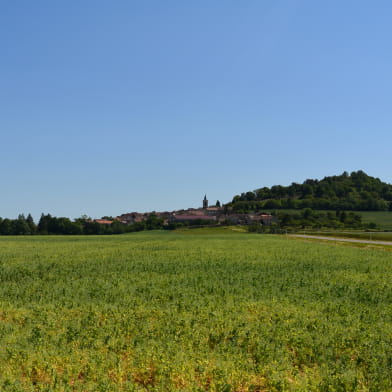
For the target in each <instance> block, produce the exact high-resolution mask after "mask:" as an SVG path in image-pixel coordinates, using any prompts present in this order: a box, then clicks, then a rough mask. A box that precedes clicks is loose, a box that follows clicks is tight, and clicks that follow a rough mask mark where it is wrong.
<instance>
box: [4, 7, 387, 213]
mask: <svg viewBox="0 0 392 392" xmlns="http://www.w3.org/2000/svg"><path fill="white" fill-rule="evenodd" d="M391 13H392V3H391V2H389V1H376V2H370V1H358V0H357V1H350V0H348V1H335V0H331V1H328V2H315V1H313V0H286V1H280V0H274V1H264V0H249V1H243V2H238V1H230V0H227V1H204V0H201V1H183V0H181V1H179V0H178V1H174V0H172V1H170V0H169V1H165V2H163V1H158V0H151V1H130V0H122V1H120V0H118V1H108V0H107V1H102V0H85V1H74V0H71V1H63V2H54V1H49V0H37V1H27V0H20V1H18V0H15V1H12V2H11V1H10V2H2V4H1V5H0V51H1V52H0V135H1V160H0V162H1V167H2V170H1V192H0V216H2V217H10V218H13V217H16V216H17V214H18V213H29V212H31V213H32V214H33V216H34V217H35V218H38V217H39V216H40V214H41V213H42V212H45V213H51V214H52V215H55V216H68V217H71V218H75V217H78V216H80V215H82V214H87V215H90V216H92V217H100V216H102V215H118V214H121V213H125V212H130V211H150V210H157V211H159V210H172V209H176V208H185V207H198V206H200V204H201V200H202V197H203V196H204V194H205V193H207V196H208V198H209V200H210V201H212V202H215V201H216V200H217V199H219V200H221V201H222V202H227V201H230V200H231V198H232V197H233V196H234V195H235V194H238V193H241V192H244V191H248V190H253V189H256V188H259V187H262V186H271V185H274V184H282V185H288V184H290V183H291V182H302V181H304V180H305V179H307V178H322V177H324V176H326V175H335V174H341V173H342V172H343V171H348V172H350V171H353V170H360V169H361V170H364V171H365V172H367V173H368V174H370V175H373V176H376V177H379V178H381V179H382V180H383V181H386V182H389V183H392V171H391V164H390V162H389V156H390V148H391V141H392V132H391V130H392V128H391V124H392V110H391V102H392V76H391V74H392V73H391V69H392V40H391V36H392V25H391V23H390V15H391Z"/></svg>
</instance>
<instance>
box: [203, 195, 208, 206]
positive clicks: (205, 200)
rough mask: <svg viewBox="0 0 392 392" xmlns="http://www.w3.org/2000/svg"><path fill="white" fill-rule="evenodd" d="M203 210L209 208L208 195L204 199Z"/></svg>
mask: <svg viewBox="0 0 392 392" xmlns="http://www.w3.org/2000/svg"><path fill="white" fill-rule="evenodd" d="M203 208H208V200H207V195H204V199H203Z"/></svg>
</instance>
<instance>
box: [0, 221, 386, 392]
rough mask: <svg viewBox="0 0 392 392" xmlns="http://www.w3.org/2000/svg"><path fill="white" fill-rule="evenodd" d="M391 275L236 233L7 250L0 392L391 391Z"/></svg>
mask: <svg viewBox="0 0 392 392" xmlns="http://www.w3.org/2000/svg"><path fill="white" fill-rule="evenodd" d="M391 278H392V264H391V258H390V253H389V252H385V251H381V250H375V249H356V248H346V247H336V246H334V245H330V244H317V243H304V242H302V241H298V240H295V239H289V238H287V237H283V236H282V237H280V236H276V237H275V236H266V235H257V234H253V235H252V234H244V233H235V232H233V231H231V230H229V229H220V230H217V229H213V228H211V229H208V230H205V231H203V230H200V229H196V230H195V231H191V230H188V231H187V232H185V231H181V232H179V233H177V232H149V233H145V232H143V233H135V234H131V235H123V236H113V237H103V236H101V237H93V236H92V237H71V236H68V237H61V236H58V237H55V236H53V237H38V236H37V237H2V238H0V280H1V285H0V369H2V371H1V372H0V390H1V391H6V392H7V391H64V392H65V391H184V392H185V391H221V392H229V391H230V392H245V391H253V392H256V391H331V392H332V391H390V390H391V389H392V378H391V377H390V374H391V367H392V350H391V347H392V317H391V314H392V288H391V286H390V281H391Z"/></svg>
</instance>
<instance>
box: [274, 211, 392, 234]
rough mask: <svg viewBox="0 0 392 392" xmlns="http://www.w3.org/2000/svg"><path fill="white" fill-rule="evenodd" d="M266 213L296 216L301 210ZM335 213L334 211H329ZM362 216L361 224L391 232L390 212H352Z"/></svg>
mask: <svg viewBox="0 0 392 392" xmlns="http://www.w3.org/2000/svg"><path fill="white" fill-rule="evenodd" d="M317 211H318V212H327V211H325V210H317ZM266 212H269V213H271V212H272V213H273V212H285V213H288V214H298V213H299V212H301V210H285V209H282V210H267V211H266ZM330 212H335V211H330ZM353 212H354V213H356V214H359V215H361V216H362V222H363V223H375V224H376V225H377V228H378V229H381V230H392V211H353Z"/></svg>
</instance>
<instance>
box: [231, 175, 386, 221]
mask: <svg viewBox="0 0 392 392" xmlns="http://www.w3.org/2000/svg"><path fill="white" fill-rule="evenodd" d="M227 207H228V208H232V210H233V211H235V212H241V213H246V212H257V211H262V210H266V209H270V210H271V209H303V208H312V209H314V210H334V211H337V210H340V211H342V210H346V211H388V210H389V211H392V185H390V184H387V183H384V182H382V181H381V180H380V179H378V178H374V177H371V176H368V175H367V174H366V173H364V172H363V171H361V170H360V171H357V172H352V173H351V174H348V173H347V172H344V173H343V174H342V175H340V176H331V177H324V178H323V179H322V180H306V181H304V182H303V183H302V184H297V183H292V184H291V185H289V186H281V185H274V186H272V187H271V188H267V187H264V188H260V189H256V190H255V191H253V192H246V193H242V194H241V195H237V196H234V198H233V200H232V202H231V203H229V204H227Z"/></svg>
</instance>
